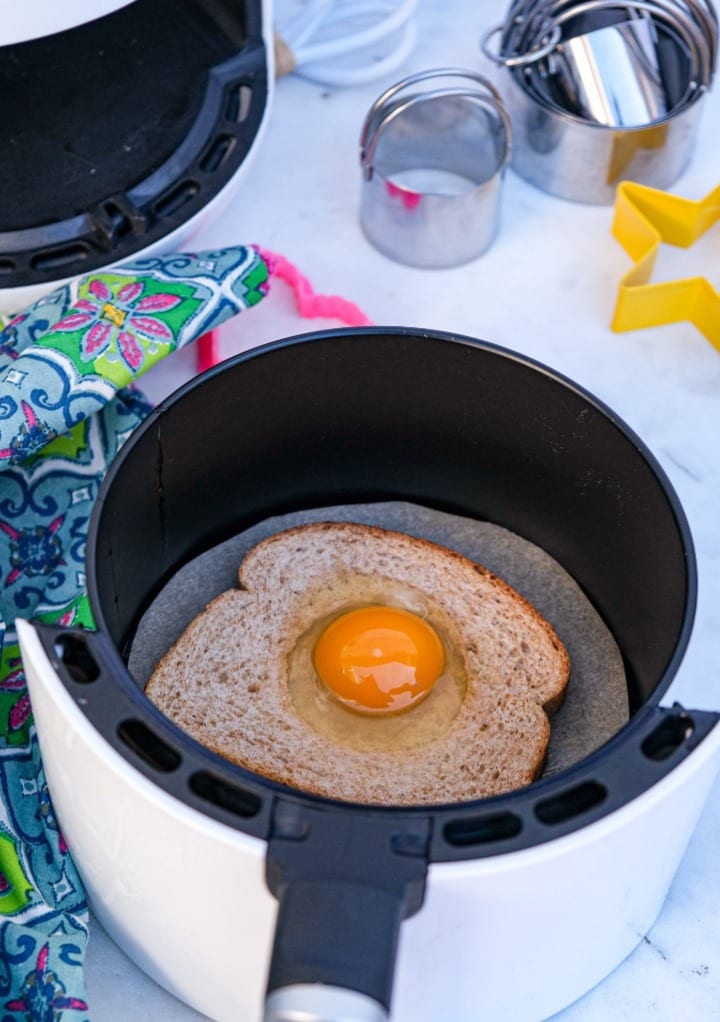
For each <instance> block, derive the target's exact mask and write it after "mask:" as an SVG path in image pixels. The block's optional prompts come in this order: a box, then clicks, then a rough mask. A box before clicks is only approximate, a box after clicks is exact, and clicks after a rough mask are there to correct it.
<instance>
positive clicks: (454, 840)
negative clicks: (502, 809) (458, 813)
mask: <svg viewBox="0 0 720 1022" xmlns="http://www.w3.org/2000/svg"><path fill="white" fill-rule="evenodd" d="M521 830H522V820H521V819H520V817H519V816H515V814H514V813H494V814H493V815H492V816H474V817H472V818H471V819H469V820H454V821H453V822H452V823H448V824H446V825H445V829H444V831H443V833H444V835H445V840H446V841H447V842H448V844H451V845H455V846H456V847H457V848H464V847H466V846H467V845H486V844H489V843H490V842H492V841H508V840H509V839H510V838H513V837H517V835H518V834H519V833H520V831H521Z"/></svg>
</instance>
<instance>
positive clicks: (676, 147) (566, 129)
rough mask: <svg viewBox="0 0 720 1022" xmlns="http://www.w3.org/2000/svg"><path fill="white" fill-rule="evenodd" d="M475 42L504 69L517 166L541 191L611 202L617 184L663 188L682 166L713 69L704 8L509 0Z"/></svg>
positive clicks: (664, 1) (694, 3)
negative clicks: (494, 43) (499, 19)
mask: <svg viewBox="0 0 720 1022" xmlns="http://www.w3.org/2000/svg"><path fill="white" fill-rule="evenodd" d="M496 34H499V35H500V50H499V52H498V53H495V52H493V50H492V49H491V47H490V40H491V39H492V37H493V36H494V35H496ZM481 46H482V49H483V52H484V53H485V55H486V56H488V57H489V58H490V59H492V60H494V62H495V63H497V64H500V65H501V66H503V67H505V69H506V73H507V78H506V87H505V89H504V92H505V100H506V102H507V106H508V110H509V112H510V116H511V119H512V122H513V130H514V134H515V145H514V150H513V169H514V170H515V171H516V172H517V173H518V174H520V176H521V177H524V178H525V179H526V180H528V181H530V182H531V183H532V184H534V185H536V186H537V187H539V188H542V189H543V190H544V191H547V192H550V193H552V194H554V195H558V196H560V197H561V198H566V199H571V200H574V201H578V202H590V203H601V204H602V203H606V204H609V203H612V202H613V201H614V197H615V189H616V187H617V185H618V183H619V182H620V181H622V180H634V181H639V182H641V183H643V184H647V185H650V186H652V187H655V188H667V187H669V186H670V185H671V184H672V183H673V181H675V180H676V178H677V177H679V175H680V174H681V173H682V172H683V170H684V169H685V167H686V166H687V164H688V162H689V160H690V158H691V156H692V151H693V147H694V142H695V137H696V133H697V127H698V123H699V117H700V113H701V109H702V99H703V97H704V95H705V93H706V91H707V90H708V89H709V87H710V85H711V83H712V78H713V74H714V70H715V62H716V54H717V18H716V15H715V11H714V8H713V6H712V4H711V3H710V2H708V0H705V2H702V0H581V2H578V0H515V2H514V3H513V4H512V5H511V7H510V10H509V12H508V16H507V20H506V22H505V24H504V25H501V26H497V27H496V28H494V29H491V30H490V31H489V32H487V33H486V34H485V36H484V37H483V40H482V43H481Z"/></svg>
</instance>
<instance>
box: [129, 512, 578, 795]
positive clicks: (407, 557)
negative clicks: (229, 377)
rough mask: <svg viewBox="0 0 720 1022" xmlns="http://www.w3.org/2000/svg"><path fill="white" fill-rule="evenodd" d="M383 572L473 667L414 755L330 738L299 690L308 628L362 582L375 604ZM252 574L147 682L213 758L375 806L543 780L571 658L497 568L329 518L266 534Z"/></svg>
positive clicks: (247, 565) (250, 557)
mask: <svg viewBox="0 0 720 1022" xmlns="http://www.w3.org/2000/svg"><path fill="white" fill-rule="evenodd" d="M384 580H389V581H391V582H395V583H402V584H403V585H407V586H410V587H412V588H413V589H415V590H417V591H419V592H420V593H422V594H423V596H424V597H426V598H427V601H428V605H429V606H431V608H432V613H431V615H430V616H431V619H433V620H435V619H437V622H438V624H439V625H440V626H441V628H442V630H443V631H444V633H445V634H446V635H447V636H448V637H449V639H450V641H451V642H452V643H453V645H454V646H455V648H456V649H457V650H459V651H460V653H461V655H462V657H463V659H464V662H465V671H466V674H467V692H466V695H465V698H464V700H463V703H462V705H461V707H460V710H459V712H458V713H457V716H456V717H455V719H454V721H453V722H452V724H451V725H450V727H449V729H448V731H447V732H446V734H444V735H443V737H442V738H439V739H435V740H434V741H432V742H430V743H429V744H427V745H425V746H423V747H421V748H418V749H414V750H412V751H403V752H402V753H398V752H393V751H387V752H377V751H374V752H367V751H358V750H354V749H349V748H346V747H339V746H337V745H335V744H332V743H330V742H329V741H328V740H327V739H325V738H323V737H322V736H321V735H319V734H317V733H316V732H315V731H314V730H313V729H312V728H311V727H310V726H309V725H308V724H307V723H306V722H305V721H304V720H301V719H300V718H299V717H298V715H297V714H296V712H295V711H294V707H293V703H292V699H291V698H290V695H289V691H288V685H287V676H288V667H287V665H288V657H289V656H290V654H291V652H292V650H293V648H294V646H295V644H296V643H297V640H298V638H299V637H300V635H301V634H303V633H304V632H305V631H306V630H307V628H308V627H309V626H311V625H312V624H313V623H314V622H315V621H317V620H318V618H319V616H320V615H323V614H325V615H326V614H327V612H328V609H330V610H332V609H333V607H336V608H338V609H340V608H339V607H338V604H339V603H342V601H343V600H344V601H345V602H347V600H348V598H350V600H351V601H352V599H353V598H356V595H357V593H358V592H361V591H363V590H364V587H367V591H368V592H369V593H370V598H369V599H368V600H367V602H370V603H371V602H376V598H373V594H377V593H379V592H381V591H382V583H383V581H384ZM239 583H240V587H239V588H238V589H234V590H229V591H228V592H226V593H223V594H221V595H220V596H218V597H217V598H216V599H215V600H213V601H212V602H211V603H210V604H209V605H208V607H207V608H206V609H205V611H203V613H201V614H200V615H198V617H196V618H195V620H194V621H192V622H191V624H190V625H189V626H188V628H187V629H186V630H185V632H184V633H183V635H182V636H181V637H180V639H179V640H178V641H177V642H176V643H175V645H174V646H173V647H172V648H171V649H170V650H169V651H168V652H167V653H166V654H165V656H164V657H163V658H162V659H161V661H160V662H159V663H158V665H157V667H156V668H155V671H154V673H153V675H152V677H151V679H150V682H149V683H148V686H147V689H146V694H147V695H148V697H149V698H150V699H151V700H152V701H153V702H154V703H155V704H156V705H157V706H158V707H159V708H160V709H161V710H162V711H163V712H164V713H165V714H166V715H167V716H168V717H170V718H171V719H172V720H174V721H175V723H177V724H178V725H179V726H180V727H181V728H182V729H183V730H185V731H187V732H188V733H190V734H191V735H193V737H195V738H196V739H198V740H199V741H200V742H202V744H203V745H205V746H207V747H208V748H210V749H212V751H214V752H216V753H218V754H219V755H221V756H223V757H225V758H227V759H230V760H232V761H234V762H236V763H238V764H240V765H242V766H244V767H246V768H247V769H249V770H251V771H253V772H255V773H257V774H260V775H262V776H264V777H267V778H269V779H271V780H273V781H277V782H279V783H282V784H286V785H289V786H291V787H295V788H300V789H302V790H304V791H308V792H311V793H314V794H318V795H323V796H326V797H330V798H335V799H341V800H345V801H352V802H362V803H365V804H382V805H427V804H441V803H447V802H457V801H471V800H474V799H478V798H484V797H488V796H492V795H497V794H500V793H502V792H505V791H509V790H514V789H516V788H520V787H523V786H524V785H526V784H529V783H530V782H531V781H533V780H534V779H535V778H536V777H537V775H538V773H539V772H540V770H541V768H542V765H543V762H544V758H545V754H546V750H547V744H548V740H549V737H550V724H549V721H548V716H547V715H548V713H552V712H554V711H555V710H556V709H557V708H558V707H559V705H560V704H561V703H562V700H563V697H564V694H565V689H566V686H567V682H568V678H569V674H570V662H569V658H568V655H567V652H566V650H565V648H564V646H563V645H562V643H561V642H560V640H559V638H558V636H557V635H556V633H555V631H554V629H553V628H552V626H551V625H550V624H549V623H548V622H547V621H546V620H545V619H544V618H543V617H542V616H541V615H540V614H539V613H538V611H537V610H536V609H535V608H534V607H533V606H532V605H531V604H530V603H529V602H528V601H527V600H525V599H524V597H522V596H521V595H520V594H519V593H517V592H516V591H515V590H514V589H512V588H511V587H510V586H509V585H508V584H507V583H506V582H504V581H503V580H502V579H500V578H499V577H498V576H496V575H494V574H493V573H492V572H490V571H489V570H488V569H487V568H485V567H483V566H482V565H479V564H476V563H474V562H472V561H470V560H469V559H468V558H466V557H464V556H463V555H462V554H460V553H457V552H456V551H454V550H449V549H447V548H446V547H442V546H439V545H438V544H436V543H433V542H431V541H429V540H426V539H419V538H416V537H412V536H409V535H406V534H405V533H401V532H394V531H391V530H386V529H381V528H378V527H376V526H368V525H359V524H355V523H350V522H320V523H313V524H309V525H301V526H298V527H296V528H293V529H289V530H286V531H284V532H280V533H276V534H275V535H273V536H270V537H268V538H267V539H265V540H263V541H262V542H261V543H259V544H258V545H257V546H256V547H254V548H253V549H252V550H251V551H249V553H248V554H247V555H246V556H245V558H244V559H243V562H242V564H241V565H240V569H239ZM348 594H349V597H348ZM410 712H412V711H410Z"/></svg>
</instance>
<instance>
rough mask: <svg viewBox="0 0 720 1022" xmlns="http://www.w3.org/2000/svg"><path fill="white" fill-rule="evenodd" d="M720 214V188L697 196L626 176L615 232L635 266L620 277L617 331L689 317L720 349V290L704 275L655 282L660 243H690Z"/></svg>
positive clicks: (618, 197)
mask: <svg viewBox="0 0 720 1022" xmlns="http://www.w3.org/2000/svg"><path fill="white" fill-rule="evenodd" d="M719 219H720V187H718V188H715V189H714V190H713V191H712V192H710V194H709V195H706V196H705V198H704V199H700V200H699V201H695V200H693V199H683V198H681V197H680V196H678V195H669V194H668V193H667V192H663V191H660V190H658V189H657V188H648V187H647V185H639V184H635V182H632V181H624V182H622V184H620V185H618V189H617V193H616V196H615V217H614V220H613V225H612V233H613V235H614V236H615V238H617V240H618V241H619V242H620V244H621V245H622V247H623V248H624V249H625V251H626V252H627V253H628V255H629V256H630V257H631V258H632V259H634V260H635V265H634V266H633V267H632V269H631V270H630V271H629V272H628V273H626V274H625V276H624V277H623V278H622V280H621V281H620V287H619V290H618V298H617V303H616V305H615V313H614V315H613V320H612V323H611V329H613V330H618V331H619V330H639V329H641V328H643V327H650V326H662V325H664V324H665V323H680V322H689V323H692V324H694V326H696V327H697V328H698V330H699V331H700V332H701V333H702V334H703V335H704V336H705V337H706V338H707V339H708V340H709V341H710V343H711V344H713V345H714V346H715V347H716V348H717V349H718V350H720V294H718V292H717V291H716V290H715V288H714V287H713V286H712V285H711V284H710V282H709V281H707V280H706V279H705V277H689V278H687V279H686V280H670V281H666V282H663V283H658V284H651V283H650V282H649V281H650V278H651V276H652V272H653V268H654V266H655V257H656V255H657V252H658V249H659V248H660V245H661V244H662V243H663V242H664V243H665V244H667V245H676V246H678V247H680V248H689V247H690V245H692V244H693V242H695V241H697V240H698V238H699V237H701V235H703V234H704V233H705V231H707V230H708V229H709V228H710V227H712V226H713V224H714V223H716V221H717V220H719Z"/></svg>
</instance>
